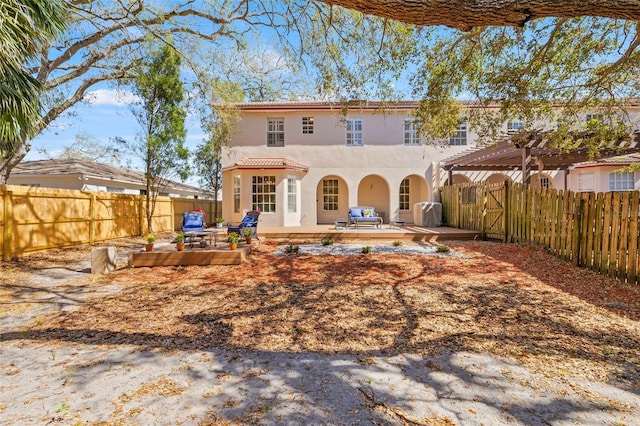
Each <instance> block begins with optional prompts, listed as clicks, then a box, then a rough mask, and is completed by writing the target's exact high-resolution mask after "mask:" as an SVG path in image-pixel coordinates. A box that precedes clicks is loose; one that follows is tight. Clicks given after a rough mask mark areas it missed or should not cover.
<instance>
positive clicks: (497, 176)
mask: <svg viewBox="0 0 640 426" xmlns="http://www.w3.org/2000/svg"><path fill="white" fill-rule="evenodd" d="M506 180H508V181H509V182H511V181H513V179H511V178H510V177H509V176H507V175H505V174H504V173H493V174H492V175H491V176H489V177H488V178H486V179H485V180H484V182H485V183H502V182H504V181H506Z"/></svg>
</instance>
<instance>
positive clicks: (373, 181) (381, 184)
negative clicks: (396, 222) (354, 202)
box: [358, 175, 390, 223]
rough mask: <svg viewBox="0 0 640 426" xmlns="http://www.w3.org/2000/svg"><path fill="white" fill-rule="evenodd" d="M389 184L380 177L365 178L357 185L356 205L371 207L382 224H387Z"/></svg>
mask: <svg viewBox="0 0 640 426" xmlns="http://www.w3.org/2000/svg"><path fill="white" fill-rule="evenodd" d="M389 204H390V195H389V184H388V183H387V181H386V180H384V179H383V178H382V177H381V176H378V175H369V176H365V177H364V178H363V179H362V180H361V181H360V184H359V185H358V205H359V206H371V207H374V208H375V209H376V212H377V213H378V215H379V216H380V217H382V220H383V222H384V223H388V222H389V214H390V212H389Z"/></svg>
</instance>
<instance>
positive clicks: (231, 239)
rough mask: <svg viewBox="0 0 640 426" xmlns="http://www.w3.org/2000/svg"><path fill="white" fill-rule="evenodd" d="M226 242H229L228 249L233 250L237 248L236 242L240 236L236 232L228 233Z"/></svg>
mask: <svg viewBox="0 0 640 426" xmlns="http://www.w3.org/2000/svg"><path fill="white" fill-rule="evenodd" d="M227 241H229V249H230V250H235V249H237V248H238V241H240V234H238V233H236V232H230V233H229V235H227Z"/></svg>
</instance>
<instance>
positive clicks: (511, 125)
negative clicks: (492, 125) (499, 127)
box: [507, 120, 524, 134]
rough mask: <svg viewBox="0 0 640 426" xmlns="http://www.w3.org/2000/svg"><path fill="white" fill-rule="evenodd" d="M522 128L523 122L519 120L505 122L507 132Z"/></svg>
mask: <svg viewBox="0 0 640 426" xmlns="http://www.w3.org/2000/svg"><path fill="white" fill-rule="evenodd" d="M522 129H524V123H523V122H522V121H520V120H511V121H508V122H507V133H509V134H512V133H518V132H519V131H520V130H522Z"/></svg>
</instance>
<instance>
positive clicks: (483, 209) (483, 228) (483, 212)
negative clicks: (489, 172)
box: [480, 183, 489, 240]
mask: <svg viewBox="0 0 640 426" xmlns="http://www.w3.org/2000/svg"><path fill="white" fill-rule="evenodd" d="M488 203H489V188H488V185H487V184H486V183H485V184H483V185H482V204H481V205H480V235H482V239H483V240H486V239H487V208H488V207H487V204H488Z"/></svg>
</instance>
